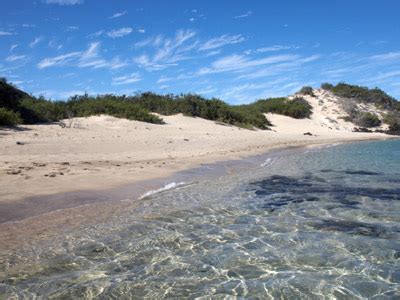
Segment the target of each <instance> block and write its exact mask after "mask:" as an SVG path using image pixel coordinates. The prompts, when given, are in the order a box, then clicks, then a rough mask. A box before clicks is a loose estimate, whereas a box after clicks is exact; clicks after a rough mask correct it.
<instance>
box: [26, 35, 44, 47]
mask: <svg viewBox="0 0 400 300" xmlns="http://www.w3.org/2000/svg"><path fill="white" fill-rule="evenodd" d="M42 40H43V38H42V37H37V38H35V39H34V40H33V41H32V42H31V43H29V47H30V48H33V47H35V46H36V45H37V44H39V43H40V42H41V41H42Z"/></svg>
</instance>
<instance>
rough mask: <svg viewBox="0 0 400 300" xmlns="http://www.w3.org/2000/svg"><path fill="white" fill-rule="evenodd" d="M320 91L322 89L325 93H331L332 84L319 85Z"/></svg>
mask: <svg viewBox="0 0 400 300" xmlns="http://www.w3.org/2000/svg"><path fill="white" fill-rule="evenodd" d="M321 89H323V90H325V91H331V90H332V89H333V84H330V83H323V84H321Z"/></svg>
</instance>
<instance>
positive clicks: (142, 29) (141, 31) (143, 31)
mask: <svg viewBox="0 0 400 300" xmlns="http://www.w3.org/2000/svg"><path fill="white" fill-rule="evenodd" d="M138 32H139V33H145V32H146V29H144V28H139V29H138Z"/></svg>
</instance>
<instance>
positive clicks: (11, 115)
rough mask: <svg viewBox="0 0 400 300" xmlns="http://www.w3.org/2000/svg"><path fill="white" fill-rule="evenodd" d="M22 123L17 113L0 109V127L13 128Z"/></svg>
mask: <svg viewBox="0 0 400 300" xmlns="http://www.w3.org/2000/svg"><path fill="white" fill-rule="evenodd" d="M21 122H22V120H21V118H20V116H19V114H18V113H15V112H13V111H12V110H8V109H6V108H4V107H0V125H3V126H13V125H17V124H20V123H21Z"/></svg>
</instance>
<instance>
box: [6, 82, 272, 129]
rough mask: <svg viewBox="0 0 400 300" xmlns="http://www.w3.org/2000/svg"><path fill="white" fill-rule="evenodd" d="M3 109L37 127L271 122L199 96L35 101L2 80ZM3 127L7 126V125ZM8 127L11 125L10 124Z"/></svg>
mask: <svg viewBox="0 0 400 300" xmlns="http://www.w3.org/2000/svg"><path fill="white" fill-rule="evenodd" d="M1 84H2V86H0V90H1V92H2V94H1V96H2V99H4V100H2V102H1V107H4V108H6V109H8V110H9V111H11V112H14V113H15V114H19V115H20V116H21V120H17V119H15V120H17V121H16V122H13V123H20V122H21V121H22V123H24V124H35V123H47V122H57V121H59V120H61V119H65V118H71V117H88V116H91V115H99V114H108V115H111V116H114V117H118V118H126V119H130V120H138V121H144V122H149V123H155V124H162V123H163V120H162V119H161V118H160V117H158V116H156V115H154V114H152V113H151V112H154V113H159V114H163V115H172V114H177V113H182V114H184V115H186V116H192V117H200V118H204V119H208V120H214V121H218V122H223V123H227V124H231V125H236V126H240V127H244V128H254V127H255V128H260V129H267V128H268V126H269V125H271V124H270V123H269V121H268V120H267V118H266V117H265V116H264V115H263V114H262V113H261V112H259V111H257V110H254V109H252V108H249V109H245V108H243V107H235V106H232V105H229V104H227V103H225V102H223V101H221V100H218V99H211V100H208V99H204V98H202V97H200V96H198V95H191V94H187V95H180V96H173V95H157V94H154V93H150V92H147V93H143V94H139V95H136V96H132V97H126V96H114V95H101V96H96V97H92V96H89V95H82V96H74V97H71V98H70V99H69V100H68V101H49V100H46V99H44V98H35V97H33V96H30V95H28V94H26V93H24V92H23V91H20V90H18V89H17V88H15V87H13V86H12V85H10V84H8V83H7V81H6V80H5V79H3V80H2V81H1ZM3 125H6V123H4V124H3ZM7 125H8V123H7Z"/></svg>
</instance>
